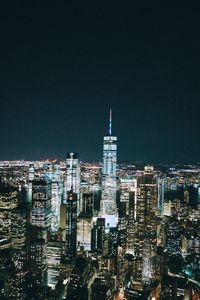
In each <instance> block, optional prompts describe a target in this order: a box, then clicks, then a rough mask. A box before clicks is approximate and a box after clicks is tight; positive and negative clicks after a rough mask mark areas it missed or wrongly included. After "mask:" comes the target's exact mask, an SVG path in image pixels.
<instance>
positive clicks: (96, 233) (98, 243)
mask: <svg viewBox="0 0 200 300" xmlns="http://www.w3.org/2000/svg"><path fill="white" fill-rule="evenodd" d="M104 236H105V219H104V218H97V222H96V224H95V225H94V226H93V228H92V232H91V249H92V251H98V252H103V246H104Z"/></svg>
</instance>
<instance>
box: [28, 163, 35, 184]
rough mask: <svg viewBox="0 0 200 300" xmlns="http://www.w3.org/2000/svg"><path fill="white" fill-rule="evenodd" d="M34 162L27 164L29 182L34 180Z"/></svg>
mask: <svg viewBox="0 0 200 300" xmlns="http://www.w3.org/2000/svg"><path fill="white" fill-rule="evenodd" d="M34 172H35V171H34V164H30V165H29V169H28V181H29V182H31V181H33V180H34Z"/></svg>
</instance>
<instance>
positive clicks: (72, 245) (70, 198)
mask: <svg viewBox="0 0 200 300" xmlns="http://www.w3.org/2000/svg"><path fill="white" fill-rule="evenodd" d="M64 205H66V210H65V212H66V248H67V256H68V257H69V258H70V259H74V258H75V257H76V244H77V243H76V241H77V194H75V193H73V191H70V192H68V193H67V202H66V204H64ZM63 214H64V209H63ZM62 217H63V216H62ZM62 223H63V221H62Z"/></svg>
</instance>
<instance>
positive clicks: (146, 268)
mask: <svg viewBox="0 0 200 300" xmlns="http://www.w3.org/2000/svg"><path fill="white" fill-rule="evenodd" d="M157 190H158V188H157V182H156V179H155V177H154V174H153V167H145V171H144V175H143V176H141V177H140V178H138V191H137V206H136V232H135V245H134V272H133V280H134V281H136V282H139V283H141V284H142V283H144V282H150V281H152V280H154V279H155V256H156V245H157V224H156V209H157V194H158V191H157Z"/></svg>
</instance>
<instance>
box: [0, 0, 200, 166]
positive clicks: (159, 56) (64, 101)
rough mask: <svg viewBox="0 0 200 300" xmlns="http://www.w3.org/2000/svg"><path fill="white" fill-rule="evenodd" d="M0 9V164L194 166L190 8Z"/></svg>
mask: <svg viewBox="0 0 200 300" xmlns="http://www.w3.org/2000/svg"><path fill="white" fill-rule="evenodd" d="M2 2H9V6H7V7H5V3H4V4H1V8H0V39H1V44H0V113H1V118H0V120H1V121H0V124H1V125H0V126H1V132H0V160H4V159H22V158H24V159H43V158H47V157H50V158H55V157H57V158H61V159H62V158H64V157H65V154H66V152H68V151H74V152H79V155H80V158H81V159H82V160H89V161H91V160H101V157H102V139H103V135H104V134H106V133H107V132H108V115H109V108H110V107H112V109H113V130H114V133H115V134H116V135H117V136H118V160H119V161H132V162H134V161H138V160H143V161H145V162H187V163H189V162H198V161H200V159H199V153H200V130H199V128H200V126H199V123H200V117H199V116H200V33H199V31H200V24H199V16H200V10H199V8H198V7H180V6H178V5H177V7H176V6H173V7H164V6H161V4H159V5H160V6H159V5H158V3H157V5H154V4H155V2H154V1H148V5H146V4H145V2H143V1H129V2H130V3H132V2H133V3H134V2H141V4H137V5H126V4H125V3H124V4H123V2H122V1H121V2H120V5H118V4H117V2H114V1H111V2H112V5H111V2H110V1H107V2H108V3H110V4H109V5H108V3H107V4H105V5H104V4H103V2H101V1H93V4H90V5H88V6H87V3H86V2H85V1H78V2H77V1H72V2H74V4H73V5H67V4H66V3H68V2H69V3H70V1H55V2H54V4H55V5H56V7H54V6H53V5H51V2H46V1H44V2H43V1H38V3H43V4H44V6H43V7H42V6H39V5H38V6H36V5H34V4H33V5H31V4H30V3H32V2H33V3H34V2H35V1H23V2H21V1H2ZM26 2H29V5H28V4H26V6H25V5H22V4H21V5H20V3H26ZM79 2H80V3H82V4H80V3H79ZM161 2H162V1H160V3H161ZM35 3H37V1H36V2H35ZM175 3H176V1H175ZM182 3H183V2H182ZM45 4H46V5H45ZM2 5H4V7H3V6H2ZM182 5H183V4H182ZM188 5H189V2H188Z"/></svg>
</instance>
